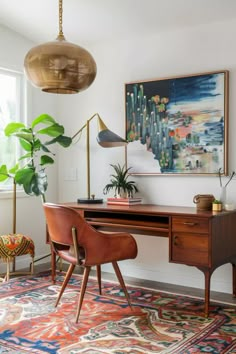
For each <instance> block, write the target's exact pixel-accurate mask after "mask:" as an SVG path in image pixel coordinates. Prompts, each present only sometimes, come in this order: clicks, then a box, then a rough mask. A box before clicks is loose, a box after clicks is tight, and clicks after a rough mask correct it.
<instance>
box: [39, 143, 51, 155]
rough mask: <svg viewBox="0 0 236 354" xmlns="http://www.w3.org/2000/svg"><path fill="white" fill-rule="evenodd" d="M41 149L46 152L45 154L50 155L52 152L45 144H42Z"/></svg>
mask: <svg viewBox="0 0 236 354" xmlns="http://www.w3.org/2000/svg"><path fill="white" fill-rule="evenodd" d="M41 149H42V150H43V151H44V152H48V153H51V151H50V150H49V149H48V148H47V147H46V145H44V144H41Z"/></svg>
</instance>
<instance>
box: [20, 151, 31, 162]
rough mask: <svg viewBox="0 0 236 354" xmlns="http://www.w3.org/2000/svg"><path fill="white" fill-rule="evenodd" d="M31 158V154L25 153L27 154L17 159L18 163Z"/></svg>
mask: <svg viewBox="0 0 236 354" xmlns="http://www.w3.org/2000/svg"><path fill="white" fill-rule="evenodd" d="M30 158H31V152H27V154H25V155H22V156H21V157H19V161H22V160H24V159H30Z"/></svg>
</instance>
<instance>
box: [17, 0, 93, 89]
mask: <svg viewBox="0 0 236 354" xmlns="http://www.w3.org/2000/svg"><path fill="white" fill-rule="evenodd" d="M24 67H25V73H26V75H27V78H28V80H29V81H30V82H31V83H32V84H33V85H34V86H36V87H38V88H40V89H41V90H42V91H44V92H49V93H58V94H71V93H77V92H80V91H83V90H85V89H87V88H88V87H89V86H90V85H91V84H92V82H93V81H94V79H95V77H96V73H97V67H96V63H95V61H94V59H93V57H92V55H91V54H90V53H89V52H88V51H87V50H86V49H84V48H82V47H80V46H78V45H76V44H73V43H70V42H67V41H66V39H65V37H64V34H63V31H62V0H59V34H58V37H57V38H56V40H55V41H51V42H47V43H44V44H41V45H38V46H36V47H34V48H32V49H31V50H30V51H29V52H28V53H27V55H26V57H25V61H24Z"/></svg>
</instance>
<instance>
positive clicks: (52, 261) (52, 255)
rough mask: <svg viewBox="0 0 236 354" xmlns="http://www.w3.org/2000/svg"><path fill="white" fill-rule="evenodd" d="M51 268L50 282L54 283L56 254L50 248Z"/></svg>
mask: <svg viewBox="0 0 236 354" xmlns="http://www.w3.org/2000/svg"><path fill="white" fill-rule="evenodd" d="M51 268H52V282H53V284H55V283H56V277H55V276H56V253H55V252H54V251H53V249H52V247H51Z"/></svg>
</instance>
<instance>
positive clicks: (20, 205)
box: [0, 26, 57, 272]
mask: <svg viewBox="0 0 236 354" xmlns="http://www.w3.org/2000/svg"><path fill="white" fill-rule="evenodd" d="M32 45H33V44H32V43H31V42H29V41H27V40H26V39H24V38H22V37H21V36H19V35H17V34H16V33H14V32H12V31H10V30H8V29H7V28H5V27H2V26H0V47H1V48H2V49H1V51H0V67H3V68H7V69H12V70H16V71H22V70H23V62H24V57H25V55H26V53H27V51H28V50H29V49H30V48H31V47H32ZM28 108H29V109H28V113H29V116H28V119H29V120H31V119H34V118H36V117H37V116H38V115H39V114H41V113H49V114H51V115H52V116H54V113H55V109H54V108H55V98H53V96H52V95H47V94H44V93H41V92H40V91H39V90H37V89H35V88H32V87H31V85H30V87H29V101H28ZM0 148H1V147H0ZM9 167H11V166H9ZM48 172H49V189H48V194H47V198H48V199H50V200H56V195H57V173H56V169H55V170H53V169H51V170H49V171H48ZM12 206H13V205H12V194H11V193H5V192H0V234H5V233H11V232H12V213H13V212H12ZM16 231H17V232H19V233H23V234H26V235H29V236H30V237H32V239H33V240H34V242H35V249H36V259H37V258H39V257H41V256H43V255H45V254H47V253H48V252H49V247H48V245H46V244H45V239H46V236H45V221H44V215H43V210H42V204H41V199H40V198H36V197H29V196H26V195H25V194H24V193H23V192H21V193H18V196H17V227H16ZM28 259H29V257H27V256H22V257H18V258H17V263H18V268H20V267H24V266H26V265H27V264H28V263H29V262H28ZM45 261H49V259H46V260H45ZM4 269H5V266H4V265H2V264H0V272H2V271H4Z"/></svg>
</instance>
